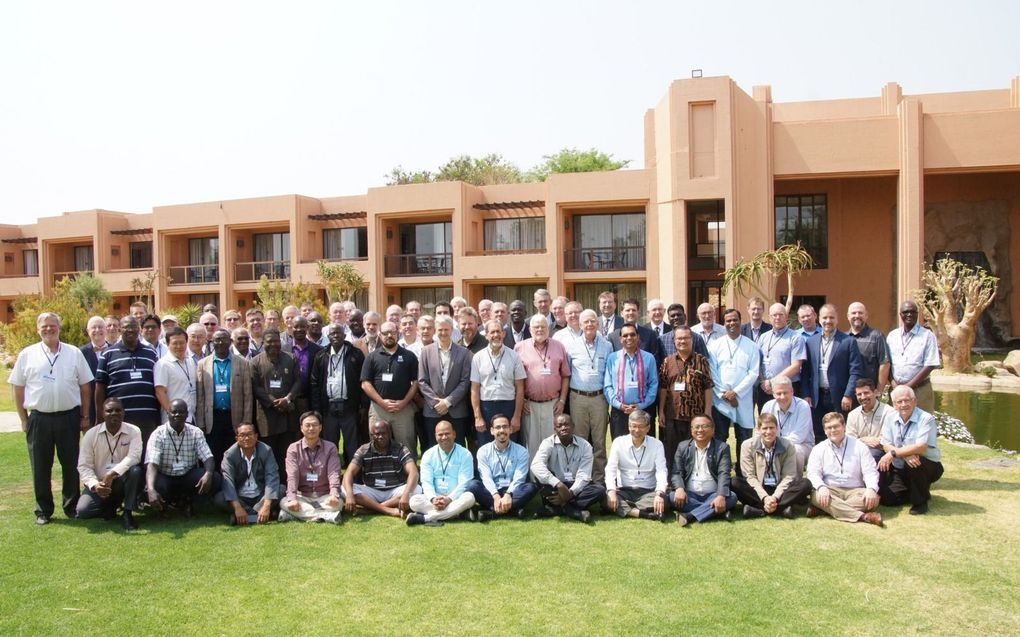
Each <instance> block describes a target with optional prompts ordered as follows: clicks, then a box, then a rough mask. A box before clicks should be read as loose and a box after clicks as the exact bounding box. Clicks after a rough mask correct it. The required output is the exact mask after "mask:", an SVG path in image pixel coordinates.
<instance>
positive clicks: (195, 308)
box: [162, 303, 202, 329]
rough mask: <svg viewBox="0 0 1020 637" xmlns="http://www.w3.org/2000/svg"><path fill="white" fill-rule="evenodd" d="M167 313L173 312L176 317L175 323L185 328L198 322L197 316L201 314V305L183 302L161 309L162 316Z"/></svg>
mask: <svg viewBox="0 0 1020 637" xmlns="http://www.w3.org/2000/svg"><path fill="white" fill-rule="evenodd" d="M167 314H173V315H174V318H176V319H177V324H178V325H180V326H181V329H185V328H187V327H188V326H189V325H191V324H192V323H198V319H199V317H201V316H202V306H201V305H196V304H195V303H185V304H184V305H180V306H177V307H168V308H166V309H165V310H163V314H162V316H166V315H167Z"/></svg>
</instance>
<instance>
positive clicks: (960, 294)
mask: <svg viewBox="0 0 1020 637" xmlns="http://www.w3.org/2000/svg"><path fill="white" fill-rule="evenodd" d="M921 286H922V287H921V289H919V290H914V291H913V292H912V296H913V297H914V299H915V301H916V302H917V306H918V308H919V309H920V310H921V313H922V314H923V315H924V320H925V323H926V324H927V325H928V327H930V328H931V330H932V331H933V332H934V333H935V337H936V339H937V340H938V343H939V351H940V352H941V354H942V367H943V369H945V370H946V371H948V372H956V373H959V372H965V371H968V370H969V369H970V352H971V348H973V347H974V339H975V337H976V336H977V324H978V319H980V318H981V314H982V313H983V312H984V311H985V309H986V308H988V306H989V305H991V304H992V301H994V300H995V295H996V292H997V291H998V286H999V278H998V277H995V276H992V275H991V274H989V273H988V272H986V271H985V269H984V268H981V267H973V268H972V267H970V266H968V265H966V264H963V263H960V262H959V261H956V260H955V259H950V258H945V259H940V260H939V261H938V263H936V264H935V267H934V268H932V267H930V266H928V265H925V267H924V271H923V273H922V274H921Z"/></svg>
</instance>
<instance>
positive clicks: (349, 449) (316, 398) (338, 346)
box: [308, 324, 365, 464]
mask: <svg viewBox="0 0 1020 637" xmlns="http://www.w3.org/2000/svg"><path fill="white" fill-rule="evenodd" d="M327 336H328V337H329V347H326V348H323V349H322V350H321V351H319V352H318V353H317V354H316V355H315V359H314V360H313V361H312V366H311V372H310V373H309V384H310V387H309V390H308V395H309V399H310V402H311V406H312V410H313V411H317V412H319V413H320V414H322V418H323V422H322V437H323V438H324V439H326V440H328V441H330V442H332V443H333V444H335V445H338V446H339V442H340V436H341V434H342V435H343V458H344V463H345V464H347V463H350V461H351V459H352V458H354V453H355V452H356V451H357V450H358V424H359V422H360V419H361V416H360V409H361V398H362V390H361V368H362V367H363V366H364V364H365V355H364V354H363V353H362V351H361V350H360V349H358V348H357V347H355V346H354V345H353V344H351V343H349V342H347V341H346V340H345V339H344V329H343V326H341V325H333V324H331V325H330V326H329V328H328V332H327Z"/></svg>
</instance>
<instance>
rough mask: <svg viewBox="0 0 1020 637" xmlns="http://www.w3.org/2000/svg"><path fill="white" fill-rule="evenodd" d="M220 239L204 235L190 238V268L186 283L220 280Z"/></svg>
mask: <svg viewBox="0 0 1020 637" xmlns="http://www.w3.org/2000/svg"><path fill="white" fill-rule="evenodd" d="M219 262H220V240H219V238H217V237H203V238H201V239H189V240H188V265H189V266H190V267H189V268H188V273H187V279H186V280H185V281H184V282H185V283H216V282H218V281H219V280H220V276H219ZM175 278H176V277H175Z"/></svg>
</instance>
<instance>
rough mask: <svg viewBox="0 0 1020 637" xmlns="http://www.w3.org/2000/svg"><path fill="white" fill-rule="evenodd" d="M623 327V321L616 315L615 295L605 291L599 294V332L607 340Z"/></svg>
mask: <svg viewBox="0 0 1020 637" xmlns="http://www.w3.org/2000/svg"><path fill="white" fill-rule="evenodd" d="M621 327H623V319H622V318H620V317H619V316H617V315H616V294H614V293H612V292H610V291H608V290H607V291H605V292H603V293H602V294H599V331H600V332H602V336H604V337H606V338H608V337H609V335H610V334H612V333H613V332H615V331H616V330H618V329H620V328H621Z"/></svg>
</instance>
